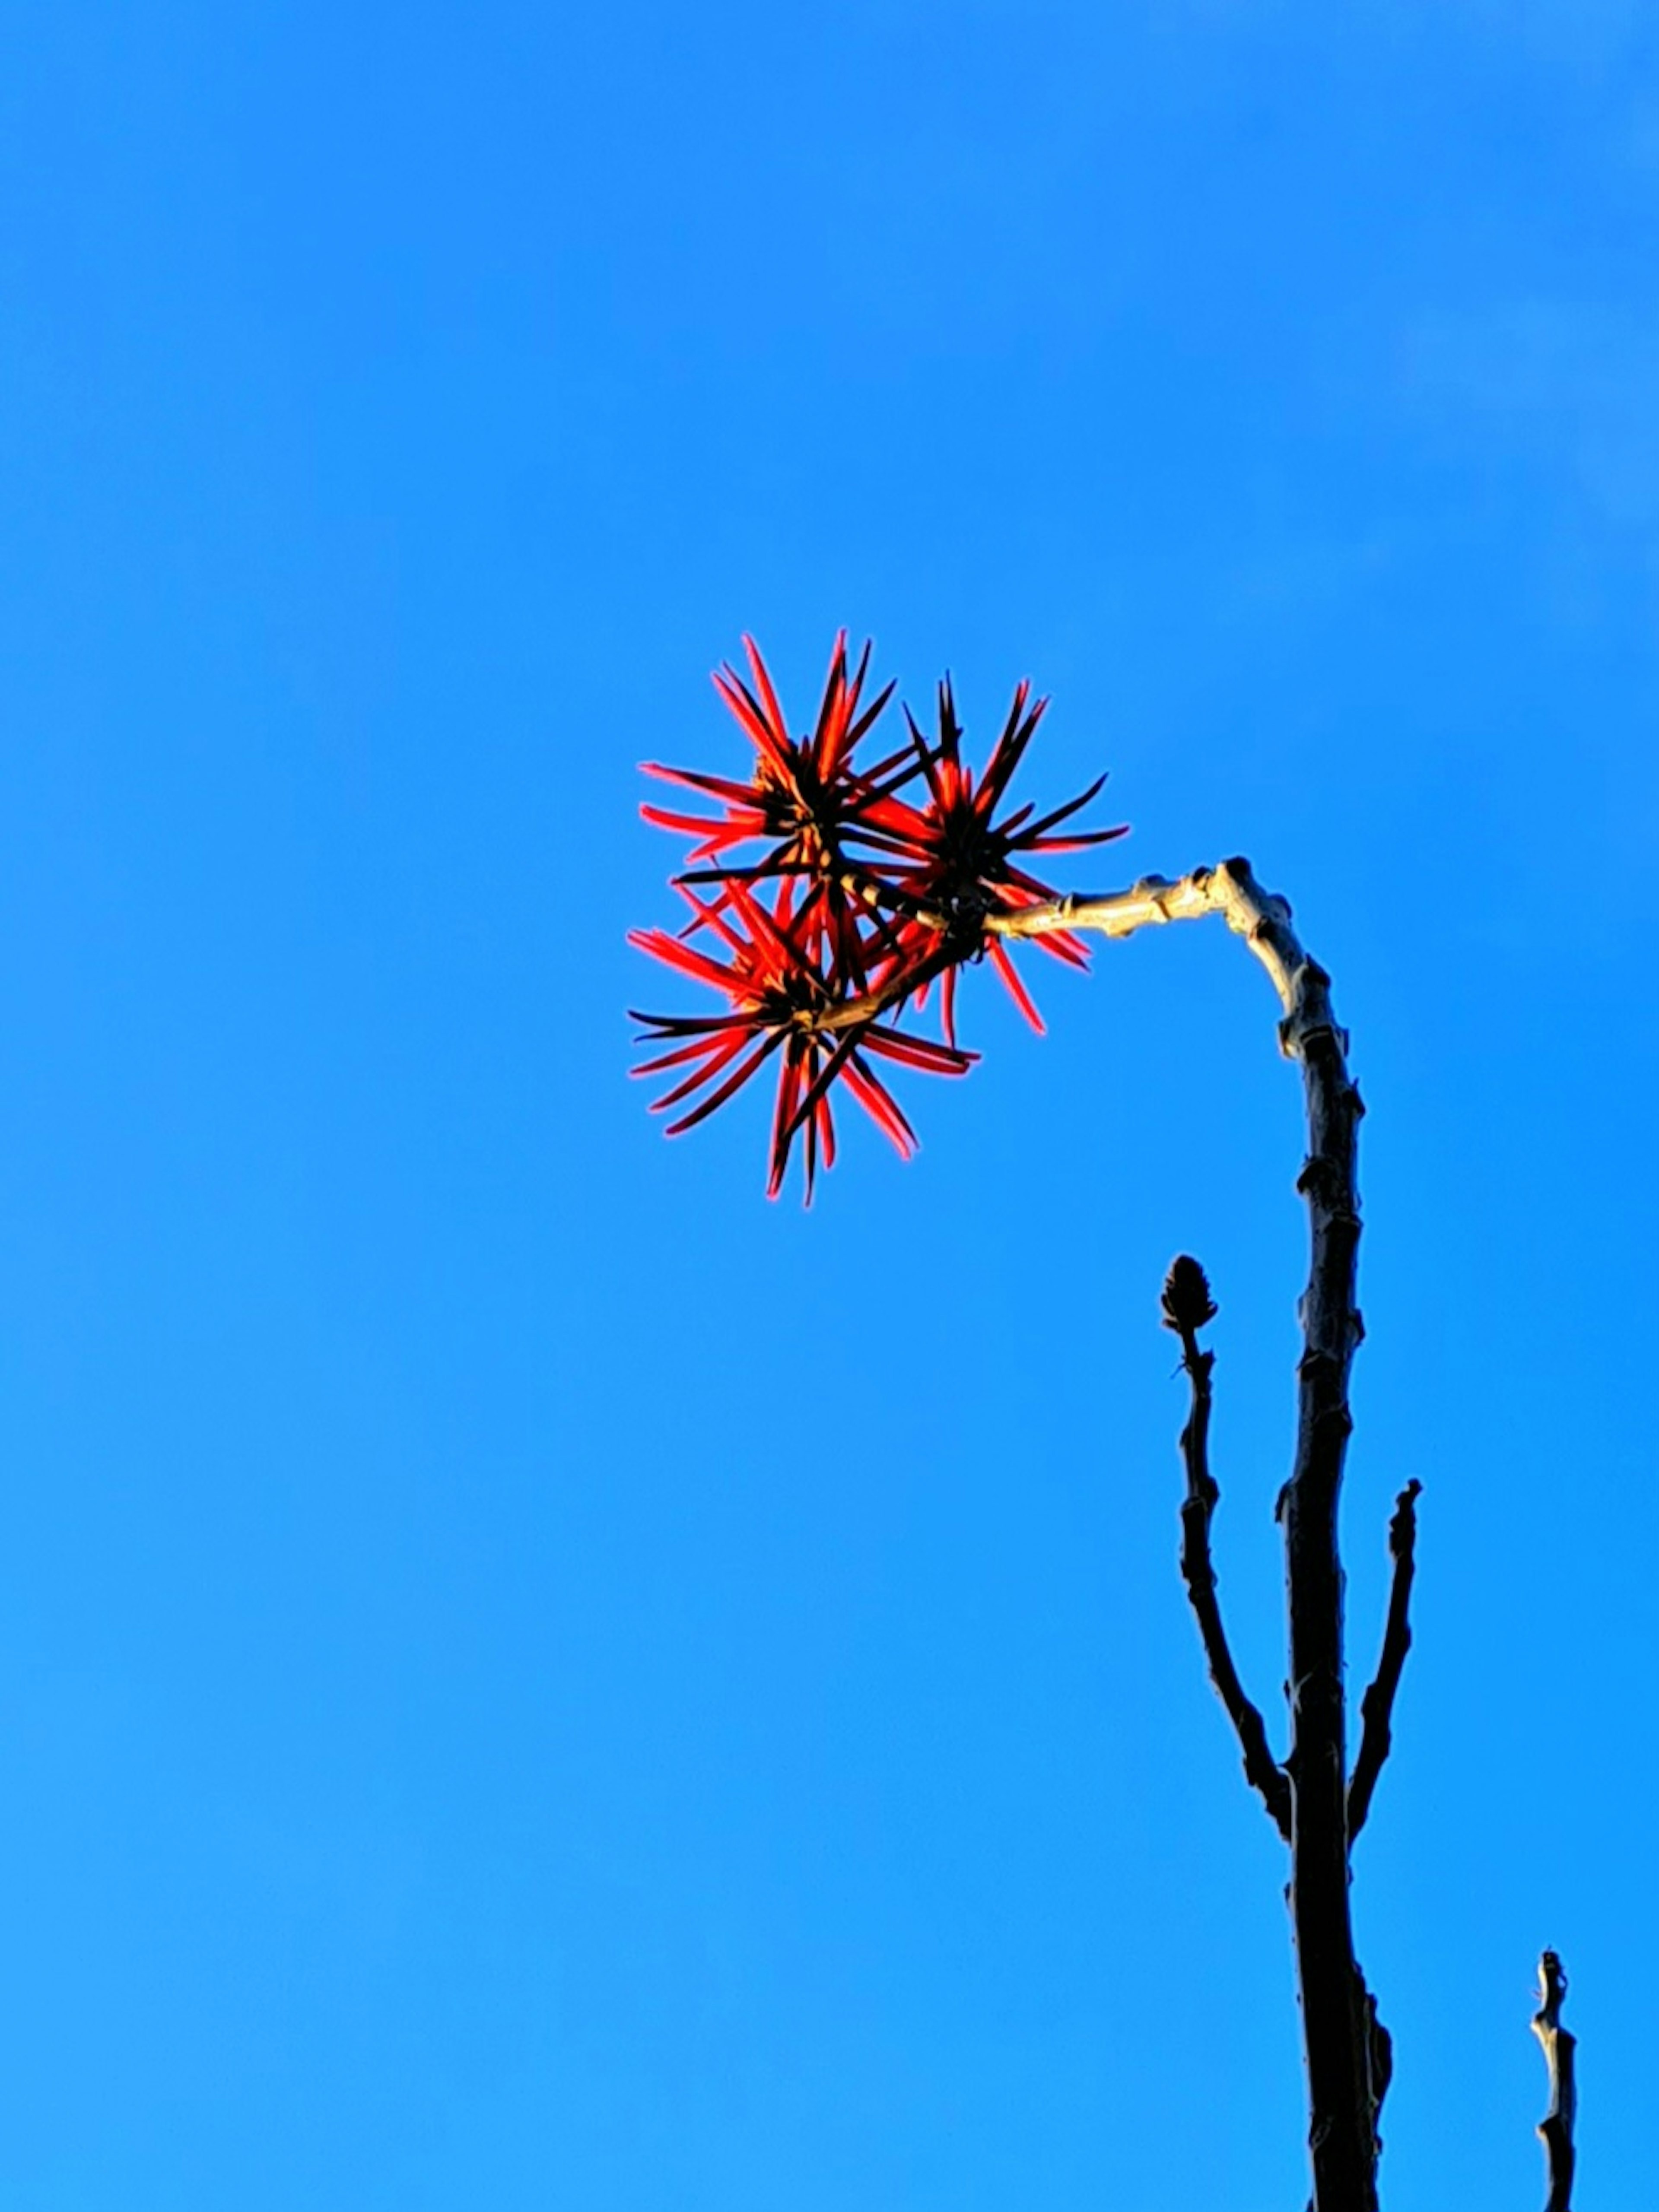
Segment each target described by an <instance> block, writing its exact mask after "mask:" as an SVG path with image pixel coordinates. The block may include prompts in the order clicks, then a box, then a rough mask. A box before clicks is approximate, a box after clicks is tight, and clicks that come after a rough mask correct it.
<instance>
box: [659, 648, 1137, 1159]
mask: <svg viewBox="0 0 1659 2212" xmlns="http://www.w3.org/2000/svg"><path fill="white" fill-rule="evenodd" d="M744 650H745V652H746V653H747V655H748V659H749V666H750V675H751V677H752V679H753V682H752V688H751V686H750V684H749V683H746V682H745V681H744V678H742V677H741V676H739V675H738V671H736V670H735V669H734V668H732V666H731V665H730V664H729V663H728V664H727V665H726V666H725V667H724V668H722V669H721V670H720V671H719V672H718V673H717V674H716V675H715V678H714V683H715V686H716V688H717V689H718V690H719V691H720V696H721V697H722V698H723V699H724V700H725V702H726V705H727V706H728V707H729V708H731V710H732V714H734V715H735V716H736V717H737V720H738V722H739V723H740V724H741V725H742V726H743V728H744V731H745V732H747V734H748V735H749V737H750V739H751V740H752V741H753V743H754V745H755V749H756V759H755V764H754V769H753V771H752V774H751V775H750V779H749V781H746V782H740V781H737V780H736V779H735V778H732V777H728V776H715V775H702V774H701V773H698V772H696V771H693V770H691V769H670V768H665V767H662V766H660V765H659V764H657V763H647V773H648V774H651V775H658V776H661V777H663V778H665V780H666V781H671V782H675V783H678V784H681V785H683V786H684V787H687V788H688V789H690V790H692V791H695V792H696V793H699V794H701V795H702V796H704V797H706V798H708V799H713V800H714V801H717V802H718V803H719V806H720V811H719V812H717V813H715V814H713V815H694V814H682V813H675V812H671V811H668V810H666V809H665V808H662V807H658V806H651V805H647V806H643V807H641V813H642V814H643V815H644V816H645V817H646V819H647V821H650V822H653V823H656V824H658V825H659V827H661V828H663V829H671V830H676V831H678V832H679V833H681V834H683V835H685V836H690V838H691V839H692V840H693V843H692V847H691V851H690V860H692V861H693V863H694V864H697V865H694V866H692V867H691V868H690V870H688V871H687V872H685V873H684V874H682V875H680V876H678V877H677V878H675V882H676V884H677V885H678V887H679V889H680V890H681V892H682V894H683V896H684V897H685V899H686V901H687V902H688V904H689V905H690V908H691V919H690V921H689V922H688V923H687V924H686V926H685V927H684V929H683V930H682V931H681V932H680V933H679V935H678V937H673V936H670V935H669V934H668V933H667V932H666V931H665V930H660V929H650V930H641V931H635V932H634V933H633V934H632V939H631V941H632V942H633V943H634V944H635V945H637V946H639V948H640V949H641V951H646V952H648V953H650V954H652V955H653V957H655V958H658V959H660V960H663V961H665V962H666V963H668V964H669V965H671V966H672V967H675V968H677V969H680V970H681V971H682V972H683V973H685V974H689V975H692V976H694V977H695V978H696V980H697V981H700V982H702V983H705V984H708V985H711V986H712V987H714V988H715V989H717V990H719V991H720V992H721V993H722V994H724V995H725V998H726V1008H725V1010H724V1011H723V1012H720V1013H719V1014H715V1015H707V1016H677V1015H643V1014H642V1015H637V1016H636V1017H635V1018H636V1019H637V1020H639V1021H641V1022H642V1023H643V1024H645V1028H644V1030H643V1032H642V1040H641V1041H642V1042H651V1043H664V1042H671V1043H672V1048H671V1050H669V1051H668V1052H666V1053H663V1054H659V1056H658V1057H656V1058H655V1059H653V1060H647V1062H646V1063H645V1064H644V1066H641V1067H640V1068H638V1069H637V1070H636V1071H635V1073H639V1074H642V1075H648V1074H654V1073H667V1072H669V1071H671V1070H674V1071H678V1070H682V1069H683V1070H684V1071H685V1073H683V1074H679V1075H678V1079H677V1080H676V1082H675V1083H674V1084H673V1085H672V1087H671V1089H670V1090H669V1091H668V1092H667V1093H666V1094H665V1096H664V1097H661V1098H659V1099H658V1100H657V1101H656V1102H655V1109H656V1110H664V1109H667V1108H669V1107H671V1106H676V1105H680V1104H686V1105H688V1109H689V1110H688V1111H686V1112H685V1113H684V1114H683V1115H681V1117H680V1118H679V1119H678V1121H675V1122H673V1123H672V1124H671V1126H670V1128H669V1131H668V1133H669V1134H670V1135H671V1136H677V1135H678V1134H679V1133H680V1132H681V1131H682V1130H684V1129H689V1128H691V1127H694V1126H695V1124H696V1122H698V1121H702V1119H703V1118H704V1117H705V1115H709V1114H712V1113H713V1112H714V1111H715V1109H717V1108H719V1107H720V1106H722V1105H724V1104H725V1103H726V1100H727V1099H729V1098H731V1097H732V1096H734V1094H735V1093H736V1092H737V1091H739V1090H741V1089H742V1087H743V1085H744V1084H745V1083H746V1082H748V1080H749V1079H750V1076H752V1075H754V1074H755V1073H757V1070H758V1069H759V1068H760V1067H761V1066H763V1064H764V1062H765V1061H766V1060H769V1059H770V1058H772V1057H773V1056H774V1055H775V1054H776V1055H779V1072H778V1089H777V1096H776V1100H775V1106H774V1111H773V1123H772V1146H771V1161H770V1172H769V1182H768V1191H769V1194H771V1195H775V1194H776V1193H777V1191H778V1189H779V1188H780V1187H781V1183H782V1180H783V1176H784V1172H785V1170H786V1168H787V1164H788V1158H789V1153H790V1150H791V1147H792V1146H793V1140H794V1139H795V1137H796V1135H797V1134H798V1133H801V1132H803V1131H804V1132H805V1144H804V1147H803V1149H804V1152H805V1177H806V1190H807V1195H808V1197H809V1199H810V1197H811V1188H812V1182H813V1179H814V1176H815V1174H816V1171H817V1163H818V1160H819V1158H823V1164H825V1166H828V1165H829V1164H830V1163H831V1161H832V1160H833V1158H834V1155H835V1124H834V1120H833V1117H832V1113H831V1108H830V1093H831V1091H832V1089H833V1087H834V1085H836V1083H837V1082H841V1083H842V1084H844V1085H845V1086H846V1088H847V1089H848V1091H850V1092H851V1093H852V1095H853V1096H854V1098H856V1099H857V1100H858V1102H859V1103H860V1105H861V1106H862V1107H863V1108H864V1109H865V1110H866V1112H867V1113H868V1114H869V1115H871V1117H872V1120H873V1121H875V1122H876V1123H877V1125H878V1127H880V1128H882V1129H883V1130H884V1131H885V1133H886V1134H887V1135H888V1136H889V1137H890V1139H892V1141H893V1142H894V1144H895V1145H896V1146H897V1147H898V1149H899V1151H900V1152H901V1153H902V1154H904V1155H907V1156H908V1153H909V1152H910V1151H911V1150H912V1149H913V1147H914V1146H915V1133H914V1131H913V1130H912V1129H911V1127H910V1124H909V1122H908V1121H907V1120H906V1119H905V1116H904V1115H903V1112H902V1109H900V1107H899V1105H898V1103H897V1102H896V1100H895V1099H894V1098H893V1097H892V1096H891V1095H890V1092H889V1091H887V1090H886V1088H885V1086H884V1085H883V1083H882V1082H881V1080H880V1079H879V1078H878V1076H877V1075H876V1074H875V1073H874V1071H873V1070H872V1067H871V1066H870V1060H871V1057H872V1055H873V1056H875V1057H877V1058H881V1059H885V1060H891V1061H895V1062H896V1063H898V1064H900V1065H902V1066H910V1067H915V1068H920V1069H921V1070H923V1071H924V1072H926V1073H930V1074H940V1075H946V1074H948V1075H960V1074H963V1073H966V1071H967V1069H968V1067H969V1065H970V1064H971V1062H972V1061H973V1060H974V1059H975V1056H976V1055H975V1054H970V1053H964V1052H962V1051H959V1050H958V1049H957V1042H956V1031H955V1004H954V1000H955V982H956V971H957V968H958V967H959V966H960V965H961V964H962V963H963V962H964V961H967V960H973V959H978V958H979V957H981V955H985V954H988V955H989V957H991V959H992V961H993V962H994V964H995V965H996V967H997V968H998V969H999V971H1000V974H1001V975H1002V977H1003V980H1004V981H1005V982H1006V984H1007V986H1008V988H1009V989H1010V991H1011V992H1012V994H1013V996H1014V998H1015V1000H1016V1002H1017V1003H1018V1005H1019V1006H1020V1007H1021V1008H1022V1010H1023V1011H1024V1013H1025V1014H1026V1016H1027V1018H1029V1019H1030V1021H1031V1022H1032V1023H1033V1024H1035V1026H1036V1028H1038V1029H1041V1028H1042V1021H1041V1019H1040V1018H1039V1016H1038V1014H1037V1012H1036V1007H1035V1006H1033V1005H1032V1003H1031V1000H1030V997H1029V995H1028V994H1027V993H1026V991H1025V989H1024V986H1023V984H1022V983H1021V982H1020V981H1019V978H1018V975H1016V973H1015V971H1014V968H1013V963H1012V961H1011V960H1010V959H1009V957H1008V955H1007V951H1006V947H1005V945H1004V944H1003V942H1002V939H1001V935H1000V933H999V932H998V930H997V929H996V927H994V922H995V919H996V917H998V916H1006V915H1012V914H1016V913H1018V911H1019V910H1020V909H1021V908H1024V907H1028V906H1031V905H1034V904H1036V903H1039V902H1042V901H1044V900H1046V899H1048V898H1051V897H1052V896H1054V893H1053V892H1052V891H1051V890H1049V888H1048V885H1047V884H1043V883H1041V882H1040V881H1038V879H1037V878H1036V877H1034V876H1032V875H1030V873H1029V872H1027V871H1026V870H1025V868H1024V866H1022V865H1021V859H1020V858H1019V857H1017V856H1025V855H1030V854H1039V853H1055V852H1074V851H1079V850H1081V849H1082V848H1085V847H1087V846H1091V845H1098V844H1104V843H1106V842H1109V840H1110V839H1112V838H1114V837H1119V836H1122V835H1123V832H1122V830H1121V829H1101V830H1091V831H1084V832H1079V831H1074V830H1068V831H1065V832H1063V833H1062V834H1056V833H1057V832H1059V831H1060V825H1061V824H1062V823H1066V822H1067V821H1069V820H1070V818H1071V817H1072V816H1073V815H1074V814H1076V813H1077V812H1078V811H1079V810H1080V809H1081V808H1082V807H1084V806H1085V805H1087V804H1088V802H1089V801H1090V800H1091V799H1092V798H1093V797H1094V796H1095V794H1096V793H1097V792H1098V791H1099V789H1100V787H1101V784H1102V783H1103V782H1104V781H1105V779H1104V777H1102V778H1101V779H1100V781H1098V782H1097V783H1095V784H1093V785H1092V786H1091V787H1090V789H1089V790H1087V791H1085V793H1082V795H1081V796H1080V797H1079V798H1077V799H1073V800H1071V801H1070V802H1069V804H1067V805H1065V806H1061V807H1059V808H1057V809H1056V810H1054V811H1053V812H1052V813H1049V814H1047V815H1044V816H1043V817H1042V818H1041V819H1040V820H1033V819H1032V818H1031V817H1032V814H1033V811H1034V810H1033V809H1032V807H1031V806H1030V805H1025V806H1022V807H1019V808H1017V809H1016V810H1015V811H1014V812H1013V813H1012V814H1010V815H1006V816H1005V817H1004V818H1003V819H1002V820H1000V821H998V820H997V819H996V818H995V817H996V813H997V810H998V808H999V807H1000V805H1001V804H1002V801H1003V799H1004V796H1005V794H1006V790H1007V787H1008V783H1009V781H1010V779H1011V778H1012V775H1013V773H1014V770H1015V769H1017V768H1018V765H1019V763H1020V761H1021V759H1022V757H1024V753H1025V750H1026V749H1027V747H1028V746H1029V745H1030V741H1031V738H1032V736H1033V734H1034V732H1036V726H1037V725H1038V723H1039V721H1040V720H1042V713H1043V709H1044V708H1045V706H1046V704H1047V702H1046V701H1043V700H1038V701H1037V702H1036V704H1035V706H1033V705H1031V704H1030V684H1024V683H1022V684H1020V685H1019V686H1018V690H1016V692H1015V694H1014V701H1013V705H1012V708H1011V709H1010V711H1009V714H1008V719H1007V721H1006V725H1005V726H1004V728H1003V731H1002V733H1001V735H1000V738H998V740H997V743H996V744H995V745H994V748H993V749H992V753H991V757H990V759H989V760H988V761H987V763H986V766H985V769H984V770H983V772H982V773H981V775H980V776H979V777H978V779H977V781H976V780H975V776H974V774H973V772H972V770H971V769H969V768H967V767H966V766H965V765H964V764H963V759H962V726H961V724H960V723H959V721H958V720H957V713H956V704H955V700H954V698H953V696H952V694H951V684H950V679H949V678H948V677H947V678H946V679H945V682H944V683H943V684H941V685H940V686H939V737H938V740H937V742H936V743H934V744H929V743H928V742H927V740H926V739H924V738H923V737H922V735H921V731H920V730H918V729H917V727H916V726H915V721H914V720H910V718H909V716H908V710H907V714H906V719H907V721H908V725H909V732H910V737H909V742H908V744H906V745H905V746H904V747H903V748H902V749H901V750H899V751H897V752H895V753H893V754H891V755H890V756H889V757H886V758H884V759H883V760H881V761H878V763H875V764H874V765H873V766H872V767H862V766H860V764H859V763H858V762H857V760H856V757H855V755H856V749H857V747H858V745H859V744H860V742H861V740H862V739H863V738H865V737H866V736H867V735H868V733H869V732H870V731H871V730H872V728H873V727H874V726H875V724H876V722H877V720H878V719H879V717H880V714H881V713H882V710H883V709H884V707H885V706H886V704H887V702H888V700H889V699H890V697H891V696H892V690H893V687H892V685H891V684H888V685H887V686H886V687H885V688H884V690H882V691H881V692H880V693H879V694H878V696H877V697H876V698H875V699H874V701H873V702H872V703H871V704H870V705H869V706H867V707H862V710H861V711H860V709H861V702H862V695H863V689H864V684H865V680H866V675H867V673H868V669H869V662H870V648H869V647H868V646H867V645H866V647H865V648H864V651H863V653H862V654H861V655H860V659H859V662H858V665H857V666H856V668H854V669H852V670H850V671H849V668H848V658H847V634H846V632H845V631H844V630H843V631H842V633H841V634H840V635H838V636H837V638H836V643H835V647H834V649H833V650H832V652H831V653H830V658H829V675H828V678H826V681H825V684H824V690H823V699H822V702H821V703H820V705H819V708H818V714H817V721H816V723H815V725H814V726H813V729H812V731H811V733H810V735H806V736H803V737H801V738H791V736H790V735H789V729H788V724H787V721H786V720H785V719H784V714H783V710H782V708H781V706H780V704H779V702H778V696H777V693H776V691H775V688H774V686H773V684H772V680H771V678H770V675H769V671H768V670H767V667H766V664H765V662H764V660H763V659H762V658H761V654H760V651H759V648H758V647H757V646H756V644H755V643H754V641H753V640H752V639H750V638H748V637H745V638H744ZM918 784H920V785H921V786H922V787H923V788H921V790H919V791H918V792H917V793H916V794H915V802H914V803H913V802H912V800H910V799H907V798H905V797H903V796H902V793H903V792H904V791H905V789H906V787H908V786H912V785H918ZM755 848H760V849H759V850H758V851H757V850H756V849H755ZM704 890H707V892H708V896H703V895H702V894H703V892H704ZM711 938H712V939H714V940H715V945H714V947H709V948H708V949H705V947H706V946H707V945H708V939H711ZM694 940H696V941H694ZM1039 941H1040V942H1041V943H1042V945H1044V947H1045V949H1046V950H1048V951H1050V952H1052V953H1054V955H1055V956H1056V957H1058V958H1060V959H1062V960H1065V961H1067V962H1069V963H1072V964H1073V966H1078V967H1081V966H1084V965H1085V964H1086V958H1087V956H1086V953H1085V950H1084V947H1083V945H1082V943H1081V941H1080V940H1079V939H1077V938H1076V937H1074V936H1073V935H1071V934H1070V933H1067V932H1064V931H1060V932H1055V933H1049V934H1048V935H1047V936H1045V937H1043V938H1042V939H1040V940H1039ZM722 956H724V957H722ZM936 977H938V978H940V979H942V981H941V995H942V1000H943V1007H944V1020H945V1042H944V1043H942V1044H934V1043H932V1042H928V1041H927V1040H926V1039H923V1038H920V1037H915V1036H909V1035H908V1034H906V1033H905V1032H904V1031H903V1030H901V1029H899V1028H897V1027H896V1026H895V1024H894V1022H893V1021H892V1019H890V1018H884V1017H891V1016H892V1015H893V1014H894V1012H895V1011H896V1010H900V1009H902V1007H903V1006H905V1005H907V1004H908V1003H909V1002H911V1001H913V1000H914V1001H915V1003H916V1004H917V1005H918V1006H920V1005H921V1003H922V1001H923V1000H924V999H925V998H926V995H927V990H928V989H929V987H931V985H932V983H933V980H934V979H935V978H936Z"/></svg>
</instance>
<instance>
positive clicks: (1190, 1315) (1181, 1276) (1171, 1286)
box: [1163, 1252, 1218, 1336]
mask: <svg viewBox="0 0 1659 2212" xmlns="http://www.w3.org/2000/svg"><path fill="white" fill-rule="evenodd" d="M1163 1306H1164V1328H1172V1329H1174V1330H1175V1332H1176V1334H1177V1335H1178V1336H1191V1335H1193V1334H1195V1333H1196V1331H1198V1330H1199V1329H1200V1328H1203V1326H1204V1324H1205V1322H1210V1321H1213V1320H1214V1319H1215V1317H1216V1313H1217V1310H1218V1309H1217V1306H1216V1303H1215V1300H1214V1299H1213V1298H1212V1297H1211V1296H1210V1279H1209V1277H1208V1276H1207V1275H1206V1273H1205V1272H1204V1270H1203V1268H1202V1267H1200V1266H1199V1264H1198V1261H1196V1260H1194V1259H1193V1258H1192V1257H1191V1256H1190V1255H1188V1253H1185V1252H1182V1254H1181V1255H1179V1257H1178V1258H1176V1259H1175V1260H1172V1261H1170V1272H1169V1273H1168V1274H1167V1275H1166V1276H1165V1277H1164V1298H1163Z"/></svg>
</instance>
